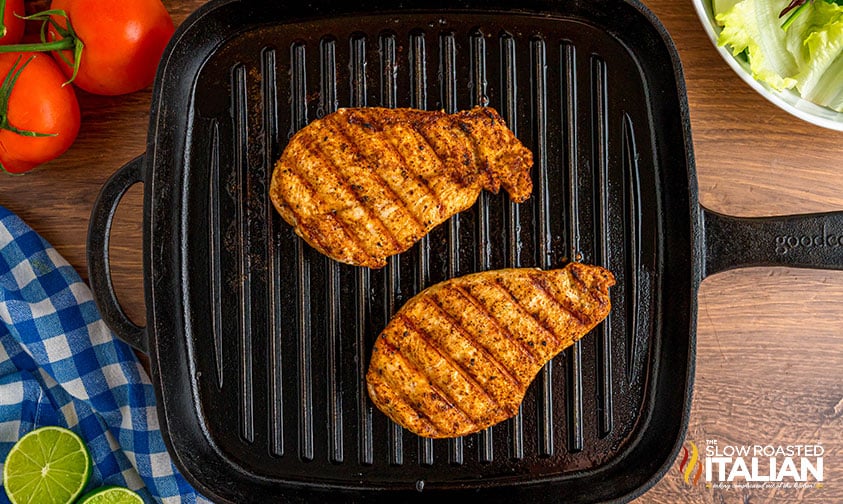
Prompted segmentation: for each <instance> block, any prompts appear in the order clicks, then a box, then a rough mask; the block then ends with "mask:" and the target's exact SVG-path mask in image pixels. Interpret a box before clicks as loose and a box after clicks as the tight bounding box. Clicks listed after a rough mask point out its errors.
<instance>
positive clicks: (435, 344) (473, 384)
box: [398, 314, 502, 423]
mask: <svg viewBox="0 0 843 504" xmlns="http://www.w3.org/2000/svg"><path fill="white" fill-rule="evenodd" d="M398 317H399V318H400V319H401V321H402V322H403V323H404V325H405V326H406V327H407V328H408V329H409V330H410V332H411V333H413V334H415V335H416V336H417V337H418V338H419V341H421V342H423V343H424V344H425V346H427V347H428V348H429V349H430V350H431V351H433V352H434V353H435V354H436V355H438V356H439V357H441V358H442V359H444V361H445V362H446V363H447V365H448V366H449V367H450V368H452V369H454V370H455V371H456V372H457V373H458V374H459V375H460V377H461V378H462V379H464V380H465V381H466V382H467V383H468V385H469V387H470V388H472V389H473V390H474V392H479V393H481V394H482V395H483V396H484V398H485V399H486V402H487V404H488V406H490V407H491V408H493V409H490V410H489V414H494V412H495V410H500V409H502V408H501V404H500V403H499V402H498V401H497V400H496V399H495V398H494V397H492V395H491V394H490V393H489V392H488V391H487V390H486V388H485V387H484V386H483V385H481V384H480V383H479V382H478V381H477V380H476V379H475V378H474V376H472V374H471V373H470V372H469V371H468V370H467V369H465V368H464V367H463V366H462V365H461V364H460V363H459V362H457V361H456V360H455V359H454V358H453V357H452V356H451V355H450V354H449V353H448V352H447V351H443V349H442V347H441V346H440V342H439V341H438V339H439V338H437V337H436V336H434V335H433V334H430V333H429V332H427V331H426V330H425V329H424V328H422V327H419V325H418V324H416V323H415V321H414V320H412V319H411V318H410V317H408V316H407V315H405V314H399V315H398ZM405 348H406V347H405ZM404 356H406V357H408V358H409V359H410V360H411V361H412V362H413V363H414V364H416V365H421V362H420V361H419V359H418V356H416V355H415V354H411V353H409V352H404ZM425 377H426V378H427V379H428V381H430V382H431V383H433V384H434V385H436V386H437V387H439V388H440V389H441V390H451V388H450V387H448V386H445V385H440V384H438V383H435V382H434V379H435V376H433V375H432V374H429V373H425ZM448 398H449V399H451V401H452V402H453V403H454V404H457V405H459V404H460V402H461V401H460V400H459V398H457V397H454V396H453V395H451V394H448ZM463 411H465V410H463ZM466 415H467V416H469V417H470V418H471V419H472V421H473V422H474V423H480V422H482V420H483V419H482V418H478V417H474V416H472V415H471V414H469V413H468V412H466Z"/></svg>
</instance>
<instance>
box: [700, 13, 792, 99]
mask: <svg viewBox="0 0 843 504" xmlns="http://www.w3.org/2000/svg"><path fill="white" fill-rule="evenodd" d="M785 5H787V1H786V0H784V1H781V0H743V1H741V2H738V3H737V4H735V6H734V7H732V8H731V9H730V10H728V11H726V12H722V13H719V14H717V16H716V17H715V19H716V20H717V22H718V23H719V24H720V25H722V26H723V30H722V31H721V32H720V36H719V38H718V40H717V43H718V44H719V45H720V46H728V47H729V49H730V50H731V51H732V54H734V55H735V56H737V55H739V54H740V53H742V52H744V51H746V53H747V56H748V58H749V68H750V70H751V71H752V77H753V78H755V79H757V80H759V81H761V82H764V83H766V84H768V85H769V86H770V87H772V88H773V89H777V90H782V89H790V88H792V87H794V86H795V85H796V79H794V78H793V76H794V75H796V74H797V73H798V68H797V66H796V60H795V59H794V57H793V55H792V54H791V53H790V52H789V51H787V49H786V48H785V47H786V41H785V36H786V33H785V31H784V30H782V28H781V24H780V23H781V22H782V21H781V20H780V19H779V12H781V10H782V9H783V8H784V6H785Z"/></svg>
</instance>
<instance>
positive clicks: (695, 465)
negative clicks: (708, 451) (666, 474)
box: [679, 441, 702, 485]
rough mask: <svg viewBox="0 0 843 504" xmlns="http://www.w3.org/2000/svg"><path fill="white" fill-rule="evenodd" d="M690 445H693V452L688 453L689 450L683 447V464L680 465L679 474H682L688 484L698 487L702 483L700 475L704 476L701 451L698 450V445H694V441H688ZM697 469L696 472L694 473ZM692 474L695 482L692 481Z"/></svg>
mask: <svg viewBox="0 0 843 504" xmlns="http://www.w3.org/2000/svg"><path fill="white" fill-rule="evenodd" d="M688 444H690V445H691V452H690V453H689V452H688V448H686V447H684V446H683V447H682V452H683V455H682V462H680V463H679V472H680V473H681V474H682V477H683V479H684V480H685V483H686V484H693V485H696V484H697V483H698V482H699V481H700V475H702V463H700V451H699V450H698V449H697V445H696V444H694V442H693V441H688ZM694 469H696V471H694ZM691 474H693V475H694V476H693V480H692V479H691Z"/></svg>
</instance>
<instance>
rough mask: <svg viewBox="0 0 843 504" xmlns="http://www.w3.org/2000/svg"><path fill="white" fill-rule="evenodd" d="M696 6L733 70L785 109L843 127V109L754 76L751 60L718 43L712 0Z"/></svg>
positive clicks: (699, 1) (828, 125) (825, 125)
mask: <svg viewBox="0 0 843 504" xmlns="http://www.w3.org/2000/svg"><path fill="white" fill-rule="evenodd" d="M693 1H694V8H695V9H696V10H697V15H698V16H699V18H700V21H701V22H702V25H703V28H705V32H706V33H707V34H708V38H709V39H710V40H711V43H712V44H714V47H715V48H717V52H719V53H720V56H722V57H723V60H725V61H726V63H728V64H729V66H730V67H732V70H734V71H735V73H737V74H738V76H739V77H740V78H741V79H743V80H744V82H746V83H747V84H749V85H750V86H751V87H752V88H753V89H754V90H756V91H757V92H758V93H759V94H760V95H761V96H763V97H764V98H766V99H767V100H769V101H771V102H772V103H774V104H775V105H776V106H777V107H779V108H781V109H782V110H784V111H785V112H788V113H790V114H793V115H794V116H796V117H798V118H800V119H802V120H804V121H808V122H809V123H811V124H816V125H817V126H822V127H823V128H829V129H833V130H837V131H843V113H841V112H835V111H833V110H831V109H830V108H827V107H821V106H819V105H817V104H815V103H811V102H809V101H807V100H803V99H802V98H801V97H800V96H799V94H798V93H797V92H796V91H792V90H784V91H776V90H775V89H772V88H770V87H768V86H767V85H765V84H763V83H761V82H759V81H757V80H755V79H754V78H753V77H752V71H751V70H750V69H749V63H747V62H745V61H742V60H740V59H738V58H736V57H735V56H733V55H732V53H731V52H730V51H729V49H728V48H727V47H719V46H718V45H717V37H718V35H719V34H720V29H721V27H720V26H718V25H717V21H715V20H714V12H713V9H712V6H711V0H693Z"/></svg>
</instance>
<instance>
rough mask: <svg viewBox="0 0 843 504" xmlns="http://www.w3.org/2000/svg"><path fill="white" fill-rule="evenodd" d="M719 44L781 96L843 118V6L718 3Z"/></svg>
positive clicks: (801, 0)
mask: <svg viewBox="0 0 843 504" xmlns="http://www.w3.org/2000/svg"><path fill="white" fill-rule="evenodd" d="M713 7H714V13H715V19H716V20H717V23H718V24H720V26H722V31H721V32H720V36H719V38H718V41H717V42H718V44H719V45H721V46H728V47H729V49H730V50H731V51H732V54H734V55H735V56H741V57H745V58H746V59H747V60H748V62H749V67H750V70H751V71H752V76H753V77H754V78H755V79H757V80H759V81H761V82H763V83H765V84H767V85H769V86H770V87H771V88H773V89H776V90H779V91H781V90H783V89H793V90H795V91H797V92H798V93H799V94H800V95H801V96H802V98H804V99H806V100H809V101H812V102H814V103H816V104H818V105H822V106H825V107H828V108H830V109H832V110H836V111H837V112H843V0H792V1H791V0H713Z"/></svg>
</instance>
